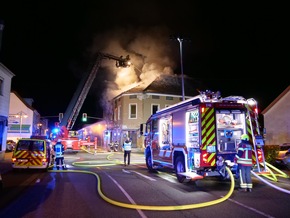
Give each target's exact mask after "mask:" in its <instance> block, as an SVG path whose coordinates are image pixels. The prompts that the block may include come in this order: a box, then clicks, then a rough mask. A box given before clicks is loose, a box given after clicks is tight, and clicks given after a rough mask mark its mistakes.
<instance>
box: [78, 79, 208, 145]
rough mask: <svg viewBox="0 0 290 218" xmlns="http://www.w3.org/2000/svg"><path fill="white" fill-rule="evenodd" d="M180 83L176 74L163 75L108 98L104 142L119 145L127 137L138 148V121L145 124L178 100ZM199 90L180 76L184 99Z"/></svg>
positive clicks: (87, 129)
mask: <svg viewBox="0 0 290 218" xmlns="http://www.w3.org/2000/svg"><path fill="white" fill-rule="evenodd" d="M181 84H182V82H181V77H180V76H177V75H163V76H159V77H158V78H156V79H155V80H154V81H153V82H152V83H150V84H149V85H148V84H147V85H146V84H143V83H140V84H138V85H137V86H135V87H134V88H132V89H130V90H127V91H125V92H123V93H121V94H120V95H118V96H116V97H114V98H113V99H112V100H111V106H112V109H111V110H112V111H107V114H104V117H107V118H109V119H107V120H108V121H107V122H106V128H107V129H106V131H105V133H106V134H104V142H105V143H106V142H114V141H117V142H119V143H120V144H122V143H123V142H124V140H125V139H126V137H130V138H132V142H133V147H135V148H141V149H142V148H143V137H141V135H140V130H139V128H140V124H141V123H145V122H146V121H147V119H148V118H149V117H150V116H151V115H152V114H154V113H155V112H156V111H157V110H160V109H162V108H165V107H168V106H170V105H172V104H176V103H178V102H180V101H182V85H181ZM199 90H201V91H205V90H206V88H205V85H204V84H202V83H201V82H199V81H196V80H193V79H192V78H189V77H186V76H185V77H184V93H185V99H188V98H190V97H193V96H196V95H198V94H199ZM98 123H99V122H98ZM98 123H95V124H93V125H90V126H87V127H84V128H83V129H82V130H81V131H80V132H87V133H92V132H93V131H92V130H91V129H92V128H94V126H95V125H98ZM83 137H85V136H83ZM91 138H93V137H91ZM103 146H106V144H105V145H103Z"/></svg>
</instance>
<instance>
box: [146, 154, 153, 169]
mask: <svg viewBox="0 0 290 218" xmlns="http://www.w3.org/2000/svg"><path fill="white" fill-rule="evenodd" d="M146 166H147V168H148V170H149V171H153V164H152V157H151V154H150V153H149V152H148V153H147V154H146Z"/></svg>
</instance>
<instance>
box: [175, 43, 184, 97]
mask: <svg viewBox="0 0 290 218" xmlns="http://www.w3.org/2000/svg"><path fill="white" fill-rule="evenodd" d="M176 39H177V40H178V42H179V49H180V67H181V86H182V101H184V100H185V98H184V75H183V62H182V42H183V38H181V37H177V38H176Z"/></svg>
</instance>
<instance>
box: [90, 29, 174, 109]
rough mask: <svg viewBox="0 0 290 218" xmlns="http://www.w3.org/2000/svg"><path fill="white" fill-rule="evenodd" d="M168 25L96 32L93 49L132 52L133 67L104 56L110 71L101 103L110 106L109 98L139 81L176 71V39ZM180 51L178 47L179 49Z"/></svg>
mask: <svg viewBox="0 0 290 218" xmlns="http://www.w3.org/2000/svg"><path fill="white" fill-rule="evenodd" d="M169 36H170V33H169V32H168V31H167V29H166V28H162V27H155V28H150V29H142V28H140V29H136V28H135V29H115V30H113V31H110V32H106V33H105V34H100V35H96V36H95V38H94V43H93V46H92V47H91V51H90V52H91V53H95V52H103V53H108V54H111V55H114V56H118V57H119V56H123V57H125V56H127V55H129V56H130V59H131V62H132V66H131V67H130V68H117V67H116V66H115V64H114V62H113V61H112V60H106V59H105V60H103V61H102V64H101V67H102V68H105V70H106V73H108V74H110V76H108V77H107V78H106V79H107V81H106V88H105V90H104V93H103V95H102V96H103V99H102V100H101V104H102V107H103V110H104V111H105V110H106V109H108V108H107V107H108V105H107V103H108V101H109V100H111V99H112V98H114V97H115V96H117V95H119V94H121V93H122V92H124V91H126V90H128V89H130V88H133V87H135V86H137V85H143V86H144V87H145V86H147V85H149V84H150V83H151V82H152V81H153V80H155V78H156V77H157V76H159V75H160V74H173V69H174V68H175V63H174V61H173V60H172V57H176V54H175V55H173V54H174V52H173V50H174V49H173V48H175V49H176V47H174V45H175V46H176V43H174V42H172V41H171V40H170V37H169ZM175 53H176V50H175Z"/></svg>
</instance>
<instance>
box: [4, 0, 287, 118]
mask: <svg viewBox="0 0 290 218" xmlns="http://www.w3.org/2000/svg"><path fill="white" fill-rule="evenodd" d="M253 2H254V3H253ZM253 2H250V3H246V2H239V3H237V2H234V3H233V2H231V1H229V2H224V1H193V0H192V1H190V0H188V1H184V0H179V1H174V0H173V1H164V0H158V1H156V0H147V1H136V0H134V1H133V0H132V1H131V0H129V1H112V0H106V1H102V0H98V1H86V0H83V1H77V0H76V1H53V0H51V1H39V0H38V1H34V0H27V1H12V0H2V1H1V3H0V19H1V20H2V21H3V22H4V25H5V27H4V30H3V32H2V44H1V50H0V61H1V62H2V64H4V65H5V66H6V67H7V68H8V69H9V70H11V71H12V72H13V73H14V74H15V75H16V76H15V77H13V79H12V90H13V91H16V92H17V93H18V94H19V95H20V96H21V97H23V98H33V99H34V104H33V107H34V108H35V109H36V110H37V111H38V112H39V113H40V114H41V115H42V116H55V115H58V113H60V112H65V110H66V108H67V106H68V104H69V102H70V100H71V98H72V96H73V94H74V92H75V90H76V87H77V86H78V83H79V81H80V80H81V78H83V77H82V76H83V75H84V74H85V73H86V72H89V71H90V69H91V68H90V66H91V65H92V63H94V61H95V58H96V52H105V53H108V54H112V55H115V56H118V57H119V56H121V55H122V56H126V55H130V57H131V60H132V62H133V66H134V67H132V69H131V70H130V71H128V72H119V71H117V70H116V69H115V62H114V61H112V60H104V61H102V64H101V67H100V69H99V71H98V74H97V78H96V79H95V81H94V83H93V86H92V88H91V90H90V92H89V94H88V96H87V99H86V101H85V103H84V105H83V107H82V109H81V113H82V112H86V113H88V115H89V116H94V117H102V108H103V107H104V102H106V101H107V100H108V99H109V98H110V97H112V96H114V95H116V94H118V93H120V92H121V91H124V90H126V88H129V87H130V86H131V85H132V84H136V83H137V82H140V81H143V82H144V81H146V80H147V79H149V78H152V77H154V76H156V75H158V74H162V73H173V74H180V73H181V68H180V63H181V62H180V52H179V49H180V44H179V42H178V41H177V40H174V37H176V36H179V37H181V38H183V39H184V40H183V43H182V57H183V72H184V74H185V75H188V76H190V77H193V78H195V79H197V80H200V81H202V82H203V83H205V84H207V85H208V86H209V87H210V89H211V90H213V91H217V90H219V91H220V92H221V94H222V96H223V97H226V96H229V95H235V96H244V97H245V98H255V99H256V100H257V101H258V103H259V105H260V110H263V109H264V108H266V107H267V106H268V105H269V104H270V103H271V102H272V101H273V100H274V99H275V98H276V97H277V96H278V95H279V94H280V93H281V92H283V91H284V90H285V89H286V88H287V86H288V85H290V79H289V72H290V69H289V68H290V67H289V60H290V57H289V56H290V55H289V53H290V46H289V41H290V36H289V33H288V32H289V30H288V29H289V20H290V19H289V12H288V11H286V9H287V7H286V5H282V4H281V3H278V2H273V1H259V3H258V2H256V1H253Z"/></svg>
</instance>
